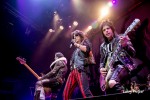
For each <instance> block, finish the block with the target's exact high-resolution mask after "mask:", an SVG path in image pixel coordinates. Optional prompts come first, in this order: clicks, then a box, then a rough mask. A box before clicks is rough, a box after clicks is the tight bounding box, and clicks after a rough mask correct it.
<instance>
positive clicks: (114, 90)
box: [113, 84, 123, 93]
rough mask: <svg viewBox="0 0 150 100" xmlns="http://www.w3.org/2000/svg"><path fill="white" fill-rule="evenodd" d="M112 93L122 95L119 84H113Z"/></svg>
mask: <svg viewBox="0 0 150 100" xmlns="http://www.w3.org/2000/svg"><path fill="white" fill-rule="evenodd" d="M113 92H114V93H123V86H121V85H120V84H115V85H114V87H113Z"/></svg>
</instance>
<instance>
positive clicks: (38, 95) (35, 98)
mask: <svg viewBox="0 0 150 100" xmlns="http://www.w3.org/2000/svg"><path fill="white" fill-rule="evenodd" d="M34 100H40V91H36V92H35V95H34Z"/></svg>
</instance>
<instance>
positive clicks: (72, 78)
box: [63, 30, 94, 100]
mask: <svg viewBox="0 0 150 100" xmlns="http://www.w3.org/2000/svg"><path fill="white" fill-rule="evenodd" d="M71 42H72V43H73V45H74V46H75V47H76V48H75V50H74V52H73V54H72V58H71V60H70V70H71V72H70V73H69V76H68V79H67V81H66V85H65V88H64V92H63V98H64V99H63V100H69V99H70V98H71V96H72V93H73V91H74V89H75V87H76V86H77V85H78V86H79V88H80V91H81V93H82V96H83V98H86V97H90V96H93V95H92V93H91V91H90V88H89V80H88V79H89V73H90V70H89V64H90V62H89V60H88V58H89V57H90V54H91V51H92V46H91V43H90V41H89V40H88V39H87V38H86V37H85V36H84V34H83V32H82V31H79V30H75V31H74V32H72V41H71ZM92 57H93V56H92ZM92 59H94V57H93V58H92Z"/></svg>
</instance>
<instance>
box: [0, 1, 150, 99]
mask: <svg viewBox="0 0 150 100" xmlns="http://www.w3.org/2000/svg"><path fill="white" fill-rule="evenodd" d="M71 1H72V0H3V1H1V3H0V4H1V6H0V13H1V16H0V43H1V45H0V99H1V98H3V100H13V99H14V100H32V99H33V92H34V84H35V82H36V81H37V80H36V78H35V77H34V76H33V75H32V74H31V73H30V72H29V70H27V69H26V68H25V66H23V65H21V64H20V63H19V62H18V61H17V60H16V57H18V56H21V57H24V58H25V59H26V62H27V64H28V65H29V66H30V67H31V68H32V69H33V70H34V71H35V72H36V73H37V74H38V75H40V73H41V72H42V71H44V70H47V69H48V68H49V65H50V64H51V62H52V61H53V60H54V54H55V52H58V51H60V52H62V53H63V54H64V55H65V56H66V58H67V59H68V62H69V59H70V57H71V54H72V51H73V48H71V49H70V48H69V45H70V39H71V37H70V32H69V31H68V30H69V29H68V26H69V25H70V24H71V23H72V22H73V21H74V20H77V21H78V22H79V25H78V26H77V27H76V29H80V30H83V29H84V28H86V27H87V26H88V25H91V23H94V22H96V20H97V17H96V16H97V14H98V6H101V5H102V4H105V3H107V2H108V1H109V0H80V1H82V4H83V5H82V6H80V7H81V8H80V11H79V12H78V11H76V10H75V9H74V8H73V5H72V2H71ZM149 10H150V2H149V0H117V3H116V5H115V6H113V7H112V8H111V16H110V19H111V20H112V21H113V22H114V25H115V27H116V29H117V32H118V33H123V32H124V31H125V30H126V28H127V27H128V26H129V25H130V24H131V23H132V21H133V20H134V19H135V18H139V19H140V20H141V25H140V27H139V28H138V29H137V30H136V31H135V32H133V33H132V34H130V35H129V36H130V38H131V41H132V43H133V45H134V47H135V49H136V51H137V53H136V57H137V59H135V62H136V64H137V65H139V64H140V66H139V67H138V71H137V74H136V75H135V76H134V77H133V80H135V81H137V83H140V84H146V81H147V75H148V74H149V72H150V42H149V41H150V25H149V20H150V13H149ZM54 11H57V12H58V13H59V14H60V16H61V19H62V22H61V24H62V25H64V27H65V29H64V30H63V31H62V32H61V33H60V34H59V35H56V34H55V32H54V33H52V34H51V37H49V38H48V39H47V40H46V39H45V38H46V36H47V34H48V30H49V29H50V28H53V25H52V21H53V15H54ZM93 27H94V24H93ZM55 36H56V39H54V40H53V37H55ZM88 38H89V39H90V41H91V42H92V46H93V53H94V57H95V59H96V63H97V64H96V65H95V66H91V73H92V75H91V81H90V87H91V91H92V92H93V94H94V95H95V96H99V95H101V94H102V93H101V91H100V89H99V72H98V67H99V59H100V55H99V46H100V44H101V42H102V38H101V34H100V33H99V28H98V25H97V26H96V27H94V28H93V30H91V31H89V32H88ZM52 40H53V41H52ZM68 68H69V63H68ZM62 91H63V88H62V89H61V92H60V93H59V100H60V99H62V98H61V96H62ZM76 91H78V88H77V89H76ZM74 97H80V93H79V92H75V93H74Z"/></svg>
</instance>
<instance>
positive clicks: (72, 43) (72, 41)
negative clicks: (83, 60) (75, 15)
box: [70, 39, 75, 48]
mask: <svg viewBox="0 0 150 100" xmlns="http://www.w3.org/2000/svg"><path fill="white" fill-rule="evenodd" d="M74 43H75V39H72V40H71V44H70V48H72V46H73V45H74Z"/></svg>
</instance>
